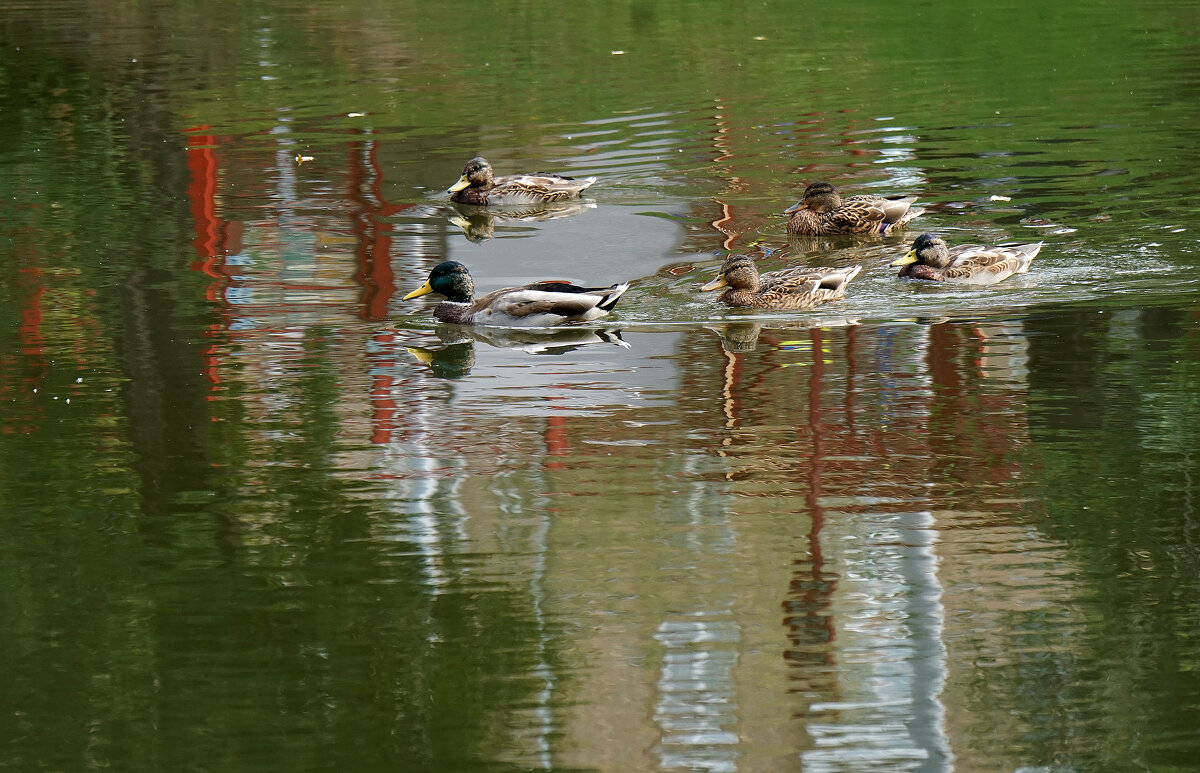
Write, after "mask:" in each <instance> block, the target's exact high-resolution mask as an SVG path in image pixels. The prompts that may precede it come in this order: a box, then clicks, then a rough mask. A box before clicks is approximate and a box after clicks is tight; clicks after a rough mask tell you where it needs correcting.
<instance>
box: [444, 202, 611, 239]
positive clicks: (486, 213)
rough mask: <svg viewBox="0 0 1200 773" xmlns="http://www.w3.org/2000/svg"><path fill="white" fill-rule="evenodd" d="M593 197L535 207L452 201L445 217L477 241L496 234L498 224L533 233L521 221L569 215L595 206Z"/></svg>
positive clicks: (531, 221)
mask: <svg viewBox="0 0 1200 773" xmlns="http://www.w3.org/2000/svg"><path fill="white" fill-rule="evenodd" d="M595 208H596V203H595V202H593V201H574V200H573V201H556V202H550V203H547V204H543V205H541V206H537V207H533V206H530V207H523V208H515V207H503V208H496V207H470V206H466V205H464V204H457V205H455V210H457V211H456V212H455V213H454V214H452V215H450V216H449V218H448V219H449V220H450V222H451V223H454V225H456V226H458V227H459V228H461V229H462V232H463V235H464V236H466V237H467V240H468V241H471V242H474V243H476V244H479V243H481V242H485V241H487V240H488V239H491V238H492V237H494V236H495V235H496V228H497V226H499V227H500V228H501V229H504V230H506V231H512V232H513V234H514V235H523V236H532V235H534V233H536V232H535V231H534V230H533V229H531V228H528V227H526V228H522V227H521V226H522V225H523V224H525V225H527V224H532V223H543V222H546V221H548V220H561V219H562V218H565V217H573V216H575V215H578V214H579V213H581V212H584V211H586V210H589V209H595Z"/></svg>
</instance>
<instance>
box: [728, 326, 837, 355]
mask: <svg viewBox="0 0 1200 773" xmlns="http://www.w3.org/2000/svg"><path fill="white" fill-rule="evenodd" d="M858 322H859V321H858V319H856V318H852V317H836V318H832V319H831V318H829V317H822V318H821V319H819V320H811V321H808V320H800V321H796V322H789V323H787V324H775V323H772V325H771V326H770V327H769V328H764V327H763V325H762V323H761V322H752V321H749V320H747V321H744V322H730V323H728V324H725V325H706V326H705V328H706V329H707V330H711V331H712V332H714V333H716V334H717V336H718V337H720V339H721V348H722V349H723V350H725V351H726V352H730V353H732V354H738V353H742V352H752V351H754V350H755V349H757V348H758V339H759V337H760V336H761V335H762V334H763V333H764V332H766V333H770V332H772V331H774V332H779V333H782V332H783V331H785V330H810V329H812V328H815V327H820V328H835V327H849V326H851V325H857V324H858ZM776 343H777V342H772V344H771V345H772V346H774V345H776Z"/></svg>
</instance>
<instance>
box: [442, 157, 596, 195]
mask: <svg viewBox="0 0 1200 773" xmlns="http://www.w3.org/2000/svg"><path fill="white" fill-rule="evenodd" d="M595 182H596V178H595V177H584V178H583V179H582V180H576V179H575V178H573V177H562V176H560V175H556V174H547V173H545V172H533V173H532V174H514V175H508V176H506V177H495V176H493V174H492V165H491V164H489V163H488V162H487V161H486V160H484V159H483V158H481V157H478V156H476V157H475V158H473V159H471V160H470V161H468V162H467V165H466V166H465V167H463V173H462V177H459V178H458V182H456V183H454V185H451V186H450V193H451V196H450V199H451V200H452V201H457V202H458V203H459V204H473V205H476V206H481V207H486V206H488V205H497V206H512V205H523V204H546V203H548V202H551V201H562V200H563V199H570V198H574V197H576V196H578V195H579V194H580V193H581V192H582V191H583V190H584V189H586V188H587V187H588V186H590V185H592V184H593V183H595Z"/></svg>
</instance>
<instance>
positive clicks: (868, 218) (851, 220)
mask: <svg viewBox="0 0 1200 773" xmlns="http://www.w3.org/2000/svg"><path fill="white" fill-rule="evenodd" d="M916 200H917V197H916V196H903V197H895V198H886V197H883V196H870V195H865V194H859V195H856V196H849V197H847V198H845V199H843V198H842V197H841V196H840V195H839V194H838V192H837V189H835V188H834V187H833V186H832V185H831V184H829V183H825V182H819V183H813V184H812V185H810V186H808V187H807V188H805V190H804V197H803V198H801V199H800V201H799V202H797V203H796V204H794V205H792V206H791V207H788V208H787V210H785V211H784V214H788V215H791V217H789V218H788V223H787V230H788V233H791V234H797V235H800V236H833V235H837V234H862V233H874V234H885V233H889V232H891V231H893V230H896V229H900V228H903V227H904V226H905V224H907V223H908V222H909V221H910V220H912V219H913V218H914V217H916V216H918V215H920V214H921V213H923V212H924V211H925V210H923V209H920V208H919V207H918V208H913V206H912V205H913V202H915V201H916Z"/></svg>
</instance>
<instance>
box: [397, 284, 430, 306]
mask: <svg viewBox="0 0 1200 773" xmlns="http://www.w3.org/2000/svg"><path fill="white" fill-rule="evenodd" d="M431 292H433V288H432V287H430V286H429V280H428V279H426V280H425V284H423V285H421V286H420V287H418V288H417V289H415V290H413V291H412V292H411V293H409V294H408V295H406V296H404V297H403V298H401V299H400V300H402V301H411V300H412V299H413V298H420V297H421V296H422V295H429V294H430V293H431Z"/></svg>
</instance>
